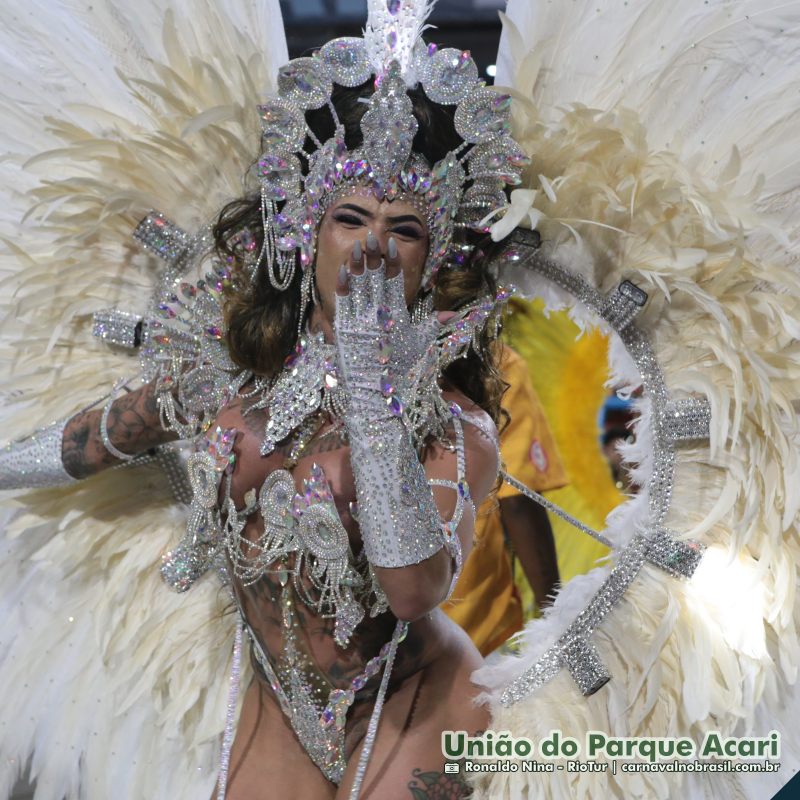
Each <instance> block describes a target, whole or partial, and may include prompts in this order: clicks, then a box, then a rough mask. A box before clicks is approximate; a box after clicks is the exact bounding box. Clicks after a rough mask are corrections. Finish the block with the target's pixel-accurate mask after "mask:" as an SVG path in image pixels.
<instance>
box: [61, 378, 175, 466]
mask: <svg viewBox="0 0 800 800" xmlns="http://www.w3.org/2000/svg"><path fill="white" fill-rule="evenodd" d="M102 416H103V409H102V408H97V409H92V410H89V411H82V412H81V413H79V414H76V415H75V416H74V417H72V418H71V419H70V420H69V421H68V422H67V424H66V427H65V428H64V438H63V442H62V450H61V458H62V461H63V464H64V468H65V469H66V471H67V473H68V474H69V475H70V476H71V477H73V478H78V479H80V478H88V477H89V476H90V475H94V474H95V473H97V472H100V471H102V470H104V469H106V468H108V467H113V466H116V465H117V464H120V463H121V461H120V459H118V458H116V457H115V456H113V455H112V454H111V453H110V452H109V451H108V449H107V448H106V446H105V445H104V444H103V439H102V436H101V434H100V421H101V418H102ZM106 430H107V431H108V438H109V439H110V441H111V444H112V445H114V447H116V448H117V449H118V450H120V451H121V452H123V453H125V454H126V455H135V454H136V453H141V452H142V451H144V450H149V449H150V448H151V447H156V446H158V445H160V444H164V443H165V442H170V441H174V440H175V439H177V438H178V437H177V435H176V434H175V433H172V432H171V431H166V430H164V428H162V426H161V420H160V416H159V408H158V403H157V401H156V396H155V389H154V385H153V383H152V382H151V383H146V384H145V385H144V386H142V387H141V388H139V389H136V390H134V391H132V392H130V393H128V394H125V395H123V396H122V397H119V398H117V399H116V400H115V401H114V402H113V403H112V405H111V409H110V410H109V413H108V421H107V425H106Z"/></svg>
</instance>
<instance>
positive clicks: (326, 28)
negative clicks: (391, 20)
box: [280, 0, 505, 83]
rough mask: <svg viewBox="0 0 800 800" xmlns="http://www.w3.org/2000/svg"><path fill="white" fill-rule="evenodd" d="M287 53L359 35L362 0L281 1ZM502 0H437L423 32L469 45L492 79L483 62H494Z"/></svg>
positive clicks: (449, 43)
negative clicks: (338, 38)
mask: <svg viewBox="0 0 800 800" xmlns="http://www.w3.org/2000/svg"><path fill="white" fill-rule="evenodd" d="M280 5H281V11H282V12H283V21H284V24H285V25H286V38H287V41H288V44H289V57H290V58H297V57H298V56H302V55H310V54H311V52H313V51H314V50H315V49H317V48H319V47H320V46H321V45H323V44H324V43H325V42H327V41H328V40H329V39H335V38H336V37H337V36H360V35H361V31H362V29H363V26H364V23H365V21H366V19H367V3H366V0H280ZM503 8H505V0H439V2H438V3H437V4H436V8H435V9H434V12H433V14H432V15H431V17H430V19H429V20H428V22H429V24H431V25H435V26H437V28H436V29H429V30H427V31H426V32H425V34H424V38H425V40H426V41H428V42H435V43H436V44H437V45H439V46H440V47H456V48H458V49H460V50H469V51H471V53H472V57H473V58H474V59H475V62H476V63H477V65H478V69H479V70H480V74H481V78H483V79H484V80H485V81H486V82H487V83H491V82H492V76H491V73H487V71H486V70H487V67H490V66H491V65H493V64H494V59H495V56H496V55H497V45H498V42H499V40H500V19H499V17H498V14H497V12H498V11H500V10H502V9H503Z"/></svg>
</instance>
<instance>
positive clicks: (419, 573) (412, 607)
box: [359, 412, 499, 621]
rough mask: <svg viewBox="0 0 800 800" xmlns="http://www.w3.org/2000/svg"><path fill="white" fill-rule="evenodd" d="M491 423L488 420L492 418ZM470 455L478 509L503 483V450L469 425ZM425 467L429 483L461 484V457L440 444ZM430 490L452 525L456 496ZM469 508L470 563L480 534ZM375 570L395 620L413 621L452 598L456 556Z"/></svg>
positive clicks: (469, 477)
mask: <svg viewBox="0 0 800 800" xmlns="http://www.w3.org/2000/svg"><path fill="white" fill-rule="evenodd" d="M478 413H480V412H478ZM486 419H487V421H488V419H489V418H488V416H487V417H486ZM464 455H465V477H466V484H467V486H468V491H469V495H470V496H471V499H472V502H473V503H474V507H475V508H477V507H479V506H480V504H481V502H482V501H483V500H484V499H485V497H486V496H487V495H488V494H489V492H490V491H491V490H492V487H493V486H494V483H495V480H496V478H497V470H498V467H499V464H498V457H497V446H496V444H495V443H494V441H492V439H491V437H490V436H489V435H488V434H487V433H485V432H484V431H482V430H481V429H480V428H477V427H475V426H473V425H469V424H465V425H464ZM414 457H415V458H416V455H414ZM422 464H423V468H424V470H425V476H426V478H427V479H428V480H429V481H430V480H442V479H444V480H449V481H456V480H457V475H458V465H457V454H456V453H454V452H452V451H451V450H450V449H449V448H447V447H445V446H444V445H443V444H441V443H440V442H434V443H433V444H432V445H430V446H429V447H427V448H426V451H425V453H424V456H423V462H422ZM430 490H432V494H433V500H434V504H435V507H436V511H437V514H438V517H439V518H440V520H442V521H447V520H450V519H451V518H452V516H453V512H454V511H455V508H456V502H457V495H456V491H455V490H453V489H451V488H449V487H443V486H436V485H434V486H431V487H430ZM468 506H469V504H468V503H465V509H464V513H463V515H462V517H461V520H460V522H459V524H458V527H457V528H456V531H455V533H456V535H457V536H458V539H459V541H460V544H461V556H462V559H463V560H466V558H467V555H468V554H469V552H470V550H471V549H472V543H473V536H474V532H475V518H474V515H473V512H472V509H469V510H467V509H468ZM360 516H361V511H360V510H359V517H360ZM374 569H375V574H376V577H377V579H378V582H379V583H380V585H381V588H382V589H383V591H384V593H385V594H386V597H387V599H388V601H389V606H390V608H391V609H392V612H393V613H394V615H395V616H396V617H397V618H398V619H403V620H408V621H412V620H415V619H418V618H419V617H421V616H424V615H425V614H427V613H429V612H430V611H432V610H433V609H435V608H436V607H437V606H438V605H439V604H440V603H441V602H442V601H443V600H444V599H445V598H446V596H447V593H448V590H449V588H450V586H451V583H452V578H453V574H454V570H455V563H454V560H453V558H452V557H451V555H450V553H449V552H448V551H447V550H446V549H444V547H442V548H441V549H440V550H439V551H438V552H437V553H436V554H435V555H433V556H431V557H429V558H427V559H425V560H424V561H420V562H419V563H417V564H411V565H408V566H405V567H400V568H382V567H375V568H374Z"/></svg>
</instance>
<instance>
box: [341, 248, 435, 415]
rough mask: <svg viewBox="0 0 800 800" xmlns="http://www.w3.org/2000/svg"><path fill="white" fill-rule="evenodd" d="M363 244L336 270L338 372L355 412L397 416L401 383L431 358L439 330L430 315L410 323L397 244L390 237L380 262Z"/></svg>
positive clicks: (400, 405) (370, 249) (376, 253)
mask: <svg viewBox="0 0 800 800" xmlns="http://www.w3.org/2000/svg"><path fill="white" fill-rule="evenodd" d="M373 243H374V240H373V241H372V242H371V241H369V240H368V246H367V248H366V252H365V253H362V248H361V243H360V242H356V245H355V246H354V248H353V252H352V255H351V258H350V260H349V262H348V263H347V264H343V265H342V266H341V268H340V271H339V279H338V282H337V287H336V314H335V318H334V330H335V334H336V346H337V350H338V353H339V374H340V378H341V380H342V382H343V385H344V388H345V389H346V391H347V392H348V395H349V396H350V398H351V402H352V403H354V404H355V406H356V407H357V408H361V409H363V413H364V414H365V415H368V417H369V419H380V418H382V417H386V416H389V415H395V416H397V415H399V414H400V413H401V412H402V401H403V399H404V393H405V392H404V390H405V388H406V386H405V379H406V378H407V377H408V375H409V373H410V372H411V368H412V367H413V366H414V364H416V363H417V361H419V359H421V358H423V357H425V356H426V354H427V355H429V356H432V355H433V354H432V352H431V347H430V346H431V344H432V343H433V341H434V340H435V338H436V335H437V333H438V331H439V328H440V327H441V326H440V324H439V321H438V320H437V318H436V315H434V314H432V315H430V316H429V317H428V318H427V319H424V320H422V321H421V322H419V323H417V324H412V322H411V317H410V315H409V313H408V309H407V308H406V304H405V296H404V291H403V275H402V269H401V265H400V260H399V258H398V251H397V246H396V244H395V242H394V239H393V238H390V239H389V241H388V246H387V254H386V258H385V259H384V258H381V254H380V251H379V249H378V247H377V244H376V243H374V244H375V246H373V247H370V245H371V244H373Z"/></svg>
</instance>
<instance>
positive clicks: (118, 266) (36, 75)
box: [0, 0, 288, 800]
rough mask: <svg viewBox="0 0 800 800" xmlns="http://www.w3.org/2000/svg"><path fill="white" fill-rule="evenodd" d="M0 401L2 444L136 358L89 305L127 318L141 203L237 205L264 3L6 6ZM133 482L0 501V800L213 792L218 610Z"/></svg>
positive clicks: (188, 213) (268, 80)
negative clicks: (167, 553) (164, 576)
mask: <svg viewBox="0 0 800 800" xmlns="http://www.w3.org/2000/svg"><path fill="white" fill-rule="evenodd" d="M2 18H3V21H4V24H3V26H2V30H0V65H1V66H0V70H2V75H3V78H4V80H3V84H4V95H5V96H4V98H3V100H2V101H0V102H1V103H2V106H1V107H2V126H0V130H1V131H2V133H0V137H2V141H3V146H2V148H0V149H1V150H2V153H3V158H2V161H0V174H1V175H2V181H0V182H1V183H2V193H3V195H2V196H3V202H2V206H1V207H0V208H1V210H0V225H1V226H2V228H1V229H0V231H1V232H2V236H3V242H4V246H3V254H2V261H0V270H1V271H2V278H3V283H2V300H1V302H2V309H3V311H2V323H0V324H2V328H0V357H1V358H2V362H3V364H4V369H3V374H2V384H1V388H0V395H1V397H2V410H1V413H2V421H3V434H4V437H5V438H6V439H11V438H14V437H15V436H17V435H22V434H24V433H26V432H29V431H32V430H34V429H36V428H37V427H40V426H41V425H42V424H44V423H47V422H49V421H50V420H52V419H55V418H58V417H62V416H65V415H68V414H71V413H74V412H75V411H76V410H78V409H80V408H81V407H83V406H85V405H87V404H88V403H90V402H92V401H94V400H96V399H98V398H100V397H102V396H103V395H105V394H107V393H108V391H109V387H110V385H111V384H112V383H113V381H114V380H115V378H117V377H120V376H126V377H130V376H132V375H135V374H137V373H138V371H139V364H138V360H137V359H136V358H135V357H131V356H130V355H126V354H125V353H121V352H119V351H114V350H112V349H111V348H109V347H108V346H106V345H105V344H104V343H103V342H101V341H100V340H98V339H95V338H93V337H92V314H93V312H95V311H97V310H99V309H102V308H107V307H109V306H116V307H119V308H122V309H126V310H130V311H132V312H141V311H143V310H144V308H145V306H146V305H147V303H148V300H149V298H150V295H151V292H152V290H153V288H154V286H155V285H156V282H157V281H158V279H159V277H160V275H161V272H162V264H161V262H159V261H158V260H157V259H155V258H153V257H150V256H148V255H147V254H145V253H143V252H142V251H141V250H140V249H139V248H138V247H136V246H134V243H133V242H132V240H131V238H130V237H131V233H132V231H133V229H134V227H135V226H136V224H137V223H138V222H139V221H140V220H141V219H142V218H143V217H144V216H145V214H146V213H147V212H148V211H149V210H150V209H151V208H157V209H159V210H160V211H163V212H164V213H165V214H166V215H167V216H169V217H170V218H172V219H173V220H174V221H175V222H176V223H177V224H179V225H180V226H182V227H183V228H185V229H187V230H189V231H192V230H194V229H196V228H197V227H198V226H201V225H205V224H207V223H209V222H211V221H212V220H213V216H214V214H215V213H216V212H217V211H218V210H219V209H220V207H221V206H222V205H223V204H224V203H225V202H227V201H228V200H232V199H234V198H236V197H238V196H240V195H241V194H242V175H243V174H244V171H245V169H246V167H247V165H248V164H249V163H251V162H252V160H253V158H254V156H255V155H256V153H257V148H258V144H259V142H258V129H259V126H258V120H257V116H256V109H255V106H256V104H257V103H258V102H259V101H260V100H261V99H263V97H264V96H265V95H266V93H267V92H268V91H270V90H271V89H273V88H274V87H273V82H274V76H275V74H276V72H277V67H278V65H280V64H282V63H285V62H286V61H287V60H288V59H287V53H286V44H285V39H284V33H283V23H282V20H281V15H280V9H279V6H278V3H277V2H272V0H264V2H259V3H237V2H227V1H226V0H217V1H216V2H211V0H194V1H193V2H190V1H189V0H169V2H155V0H144V1H143V2H140V3H135V4H131V3H125V2H114V1H113V0H95V2H92V3H89V4H87V3H78V2H72V1H71V0H65V2H58V3H54V2H46V1H45V0H37V1H35V2H31V3H26V4H24V5H20V4H17V3H13V2H10V0H3V3H2ZM164 483H165V481H164V480H163V476H161V475H160V474H158V473H157V472H155V471H151V470H150V468H148V467H139V468H135V469H124V470H112V471H111V472H109V473H106V474H103V475H101V476H98V477H97V478H94V479H91V480H89V481H86V482H83V483H81V484H76V485H75V486H74V487H70V488H67V489H64V490H60V491H48V492H38V493H27V494H21V493H18V494H17V495H16V496H15V497H14V498H12V499H11V500H9V502H8V504H7V505H6V507H5V508H4V518H3V523H4V525H3V527H4V532H3V538H2V545H1V546H2V557H1V558H0V587H2V590H1V591H0V618H2V634H1V635H0V636H1V638H2V646H1V647H0V687H2V690H1V691H2V698H1V699H0V706H2V712H0V719H1V720H2V722H1V723H0V752H2V753H3V758H2V767H0V797H5V796H7V795H8V794H9V793H10V791H11V788H12V786H13V784H14V781H15V780H16V779H17V777H18V775H19V774H20V773H21V772H24V770H25V769H26V767H27V765H28V764H30V769H31V775H32V777H33V778H34V779H35V782H36V798H37V800H61V798H67V797H68V798H86V799H87V800H88V799H89V798H96V799H97V800H107V798H109V797H114V798H129V799H130V800H140V798H143V797H152V798H155V797H175V798H186V800H196V798H201V797H210V796H211V793H212V790H213V787H214V783H215V780H216V773H217V769H218V763H217V760H218V751H219V745H220V734H221V732H222V730H223V728H224V725H225V716H226V696H227V695H226V684H227V681H226V680H225V679H224V676H225V675H226V674H227V670H228V669H229V664H230V659H231V650H232V645H233V632H234V623H233V617H230V616H228V615H227V611H228V608H227V607H228V601H227V599H226V594H225V592H223V591H222V590H221V588H220V585H219V583H218V582H217V581H215V580H214V579H213V577H209V578H208V579H207V580H205V581H203V582H202V584H201V585H199V586H197V587H196V588H195V590H194V591H192V592H189V593H186V594H182V595H176V594H174V593H172V592H170V591H169V590H168V589H167V588H166V587H165V585H164V584H163V582H162V581H161V578H160V575H159V570H158V566H159V563H160V555H161V553H162V552H163V551H164V550H165V549H167V548H168V547H169V546H170V545H172V544H174V543H175V542H176V541H177V540H178V539H179V538H180V535H181V528H182V527H184V525H185V522H184V520H183V519H182V514H181V512H180V511H179V510H178V509H177V508H176V506H175V504H174V500H173V498H172V497H171V496H170V494H169V493H168V491H167V489H166V488H165V487H164Z"/></svg>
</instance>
